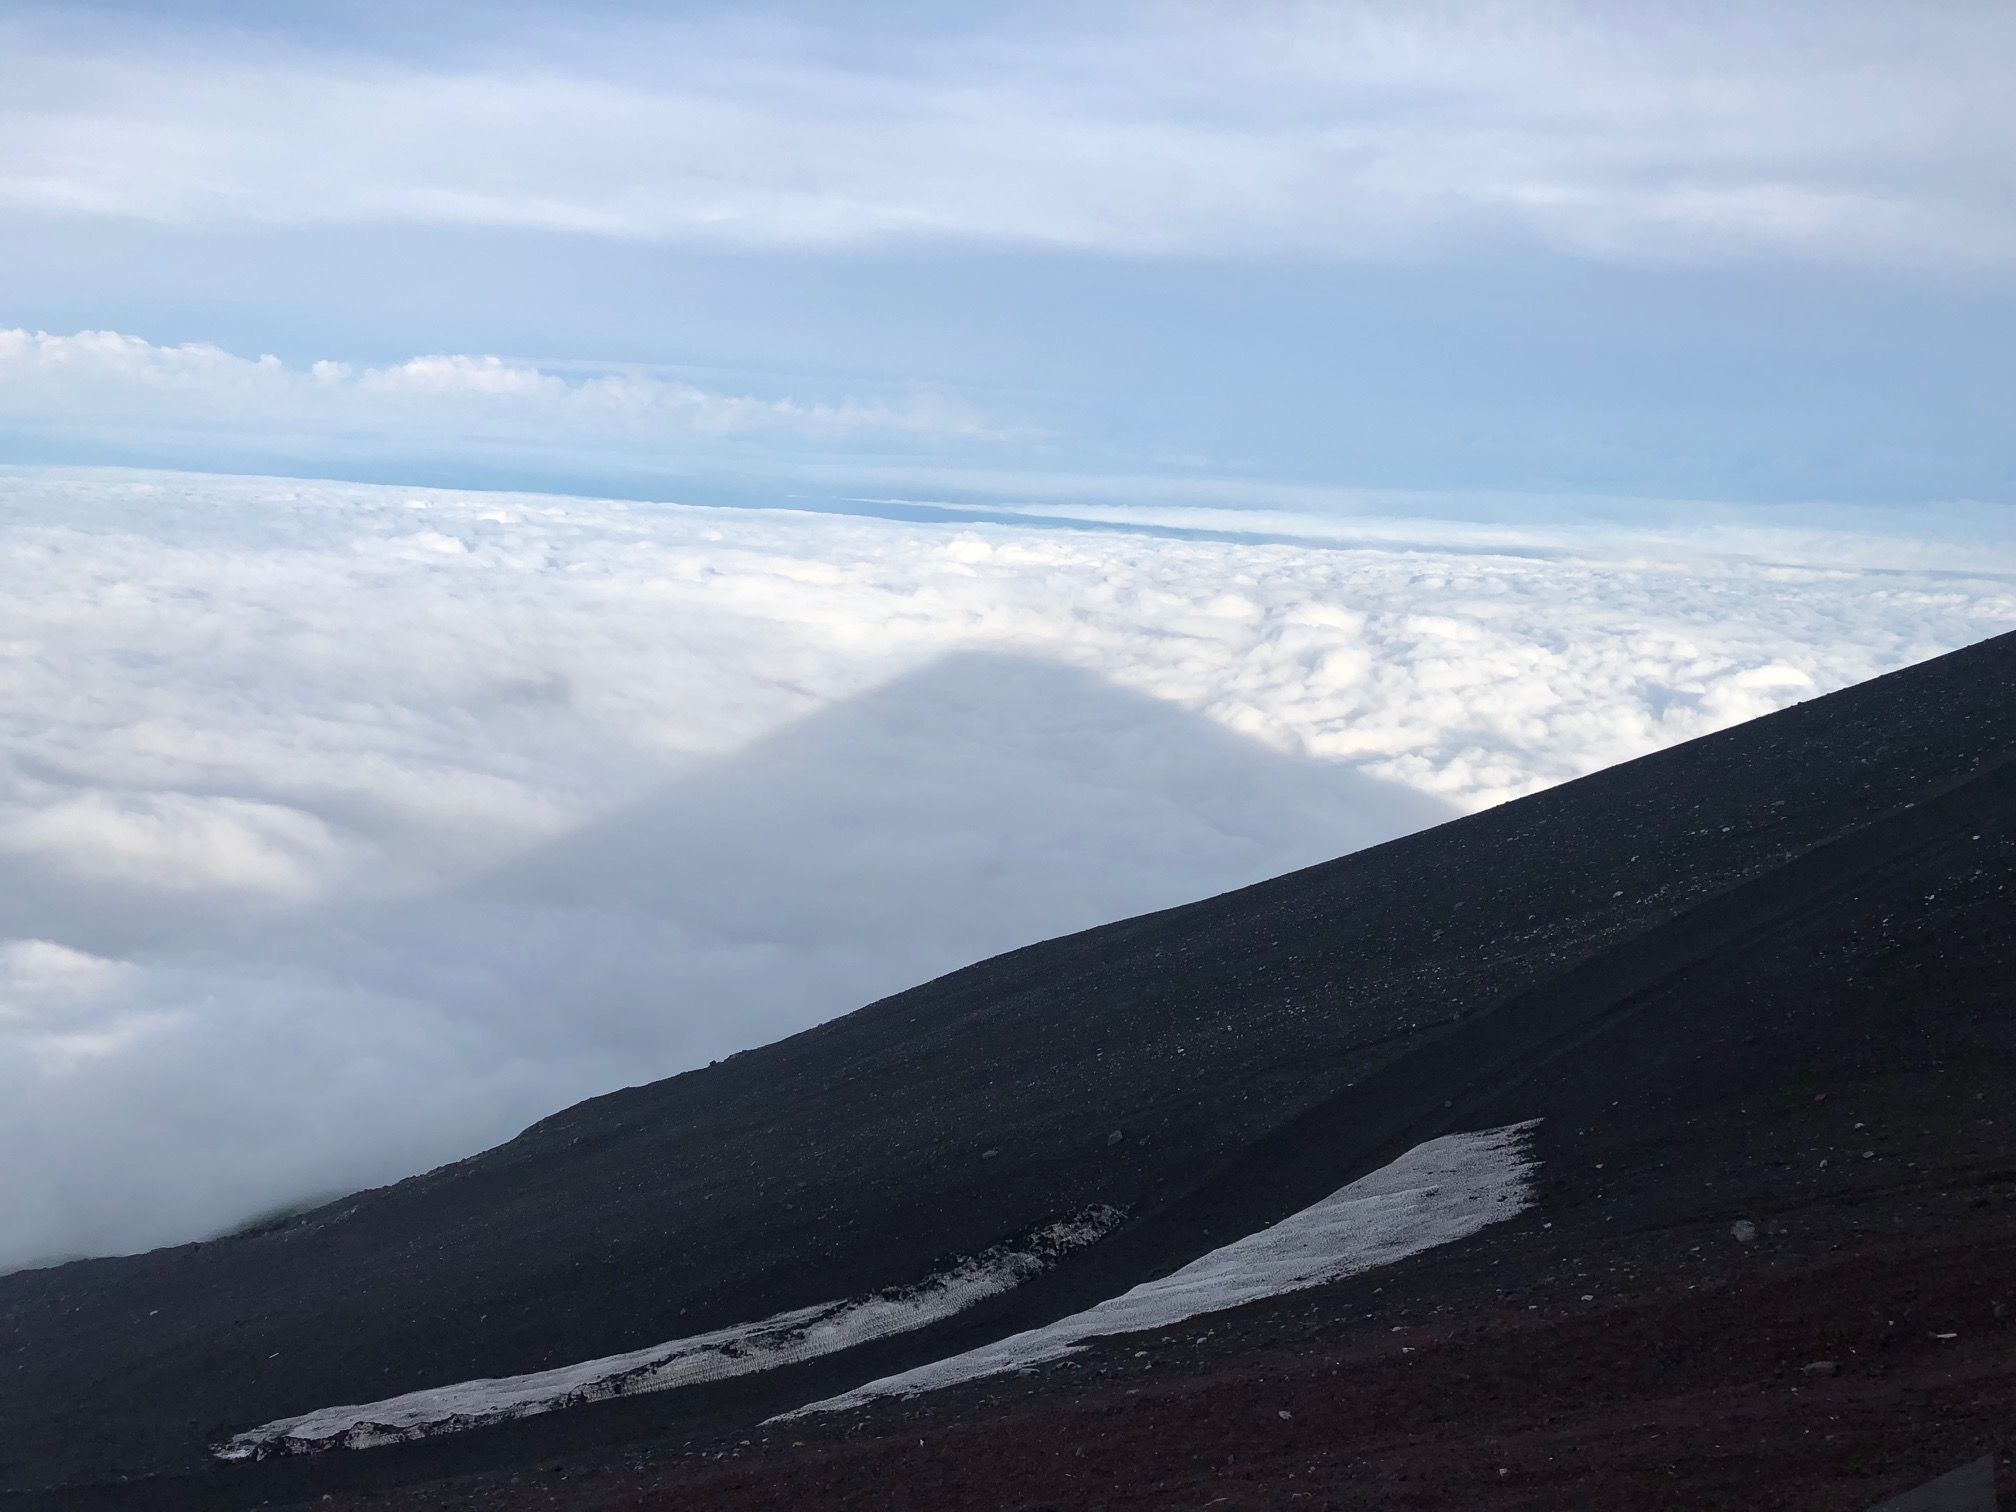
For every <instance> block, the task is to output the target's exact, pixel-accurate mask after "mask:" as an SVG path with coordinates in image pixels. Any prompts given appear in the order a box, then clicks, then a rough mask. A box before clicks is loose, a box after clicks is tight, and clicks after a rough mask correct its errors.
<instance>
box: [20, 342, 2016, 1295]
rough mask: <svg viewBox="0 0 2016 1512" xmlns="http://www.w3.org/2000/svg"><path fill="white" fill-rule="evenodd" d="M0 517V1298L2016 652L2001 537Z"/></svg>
mask: <svg viewBox="0 0 2016 1512" xmlns="http://www.w3.org/2000/svg"><path fill="white" fill-rule="evenodd" d="M310 381H313V380H310ZM0 497H4V501H5V505H6V509H5V513H4V516H0V519H4V522H5V523H4V525H0V851H4V853H5V857H6V860H7V863H8V864H7V866H6V867H4V868H0V918H4V919H5V920H6V921H7V924H6V930H5V934H6V938H5V939H0V1208H4V1210H5V1211H6V1212H7V1213H8V1214H9V1222H8V1224H7V1226H6V1231H5V1234H4V1236H0V1262H22V1261H26V1260H31V1259H34V1258H37V1257H42V1256H47V1255H52V1254H58V1253H67V1252H72V1251H103V1250H115V1249H123V1248H132V1247H137V1246H144V1245H147V1244H153V1243H159V1242H165V1241H169V1240H174V1239H180V1238H186V1237H190V1236H193V1235H196V1234H200V1233H202V1232H205V1231H207V1230H211V1229H214V1228H216V1227H219V1226H222V1225H225V1224H228V1223H231V1222H234V1221H236V1220H238V1219H241V1218H243V1217H245V1216H247V1215H249V1214H251V1213H253V1212H255V1211H257V1210H260V1209H261V1208H265V1207H269V1206H272V1205H277V1204H280V1203H284V1202H287V1201H291V1200H295V1199H299V1198H303V1197H308V1196H314V1195H318V1194H322V1193H328V1192H334V1191H337V1190H342V1189H346V1188H350V1187H354V1186H356V1185H359V1184H363V1183H368V1182H374V1181H380V1180H386V1179H390V1178H393V1177H396V1176H399V1175H401V1174H405V1173H407V1172H410V1171H412V1170H415V1169H418V1168H421V1167H424V1166H426V1165H428V1164H431V1163H434V1162H437V1161H439V1160H444V1159H449V1158H453V1157H456V1156H459V1155H461V1154H465V1153H467V1152H469V1151H470V1150H472V1149H474V1148H477V1147H479V1146H481V1145H483V1144H485V1143H487V1142H490V1141H492V1140H495V1139H497V1138H499V1137H503V1136H505V1135H508V1134H509V1133H511V1132H512V1131H513V1130H514V1129H515V1128H517V1127H518V1126H520V1125H522V1124H523V1123H524V1122H526V1121H528V1120H530V1119H531V1118H534V1117H537V1116H539V1115H541V1114H543V1113H545V1112H548V1111H551V1110H552V1109H554V1108H556V1107H558V1106H561V1105H563V1104H564V1103H566V1102H568V1101H571V1100H573V1099H575V1098H578V1097H581V1096H585V1095H589V1094H592V1093H594V1092H597V1091H601V1090H606V1089H607V1088H609V1087H611V1086H614V1085H618V1084H621V1083H624V1082H634V1081H637V1080H640V1079H644V1078H647V1077H650V1076H655V1075H660V1074H665V1073H669V1072H671V1071H674V1070H677V1069H680V1068H682V1067H685V1066H689V1065H693V1064H696V1063H703V1062H705V1061H706V1060H707V1059H709V1058H712V1057H714V1056H718V1055H721V1054H724V1053H726V1052H727V1051H730V1050H732V1049H736V1048H739V1047H741V1046H745V1045H748V1044H751V1043H755V1042H758V1041H760V1040H765V1039H768V1038H771V1037H774V1036H775V1035H778V1034H781V1033H785V1032H789V1031H790V1030H792V1029H795V1028H798V1027H801V1026H803V1025H806V1024H809V1023H812V1022H815V1021H817V1020H819V1019H821V1018H824V1017H826V1016H829V1015H831V1014H833V1013H836V1012H842V1011H845V1010H847V1009H849V1008H852V1007H854V1006H857V1005H858V1004H860V1003H862V1002H864V1001H867V1000H869V999H870V998H872V997H874V996H877V995H879V994H882V993H885V992H888V991H891V990H895V989H898V988H901V987H903V986H906V985H909V984H911V983H913V982H915V981H919V980H922V979H925V978H927V977H929V976H931V975H933V974H936V973H938V972H941V971H944V970H947V969H950V968H952V967H955V966H957V965H960V964H962V963H964V962H966V961H968V960H971V959H974V958H977V957H979V956H982V955H985V954H987V953H989V952H992V951H996V950H1000V949H1005V948H1009V947H1012V946H1014V945H1018V944H1021V943H1025V942H1027V941H1029V940H1032V939H1036V938H1041V937H1043V936H1046V935H1051V934H1056V933H1060V932H1063V931H1066V930H1069V929H1072V928H1076V927H1079V926H1082V925H1087V924H1091V923H1094V922H1097V921H1100V920H1103V919H1109V918H1113V917H1118V916H1122V915H1125V914H1128V913H1131V912H1136V911H1140V910H1143V909H1147V908H1152V907H1156V906H1160V905H1163V904H1168V903H1173V902H1176V901H1179V900H1182V899H1184V898H1188V897H1193V896H1198V895H1202V894H1206V893H1209V892H1213V891H1216V890H1220V889H1223V888H1227V887H1231V886H1235V885H1239V884H1241V883H1244V882H1248V881H1251V880H1255V879H1257V878H1259V877H1262V876H1265V875H1268V874H1271V873H1275V872H1279V871H1282V870H1285V869H1287V868H1289V867H1293V866H1296V865H1300V864H1304V863H1306V862H1311V861H1315V860H1318V859H1321V858H1323V857H1325V856H1327V855H1331V854H1336V853H1340V852H1342V851H1345V850H1348V849H1352V848H1355V847H1358V846H1361V845H1364V844H1367V843H1370V842H1372V841H1374V840H1378V839H1382V838H1385V837H1387V836H1389V835H1391V834H1395V833H1399V832H1402V831H1405V830H1407V829H1411V828H1414V827H1416V826H1419V825H1421V824H1425V823H1429V822H1432V821H1433V820H1434V819H1435V818H1437V817H1439V816H1442V815H1446V814H1450V813H1453V812H1457V811H1460V810H1464V809H1474V808H1477V807H1479V806H1482V805H1485V804H1489V803H1493V802H1497V801H1500V800H1502V799H1504V798H1506V797H1509V796H1512V795H1515V794H1519V793H1524V792H1529V791H1532V790H1534V789H1536V788H1538V787H1541V786H1544V785H1546V784H1549V783H1552V782H1557V781H1560V780H1562V779H1564V778H1567V777H1571V776H1574V775H1577V774H1579V773H1582V772H1586V771H1589V770H1592V769H1594V768H1596V767H1599V766H1602V765H1606V764H1608V763H1610V762H1613V761H1616V760H1619V759H1622V758H1624V757H1628V756H1632V755H1636V754H1639V753H1641V752H1643V751H1646V750H1650V749H1653V748H1655V747H1657V746H1660V745H1663V744H1667V743H1670V742H1673V741H1676V740H1680V739H1685V738H1687V737H1689V736H1692V735H1695V734H1699V733H1702V732H1705V731H1707V730H1711V729H1714V728H1717V727H1720V726H1722V725H1726V724H1728V723H1730V722H1732V721H1734V720H1738V719H1742V718H1746V717H1749V716H1750V715H1753V714H1757V713H1762V712H1765V711H1766V710H1769V709H1772V708H1776V707H1779V706H1782V705H1783V704H1785V703H1786V702H1788V701H1790V700H1792V699H1796V698H1800V697H1806V696H1810V695H1811V694H1813V693H1815V692H1818V691H1824V690H1826V689H1830V688H1834V687H1839V686H1841V685H1843V684H1845V683H1848V682H1852V681H1855V680H1858V679H1860V678H1863V677H1867V676H1869V675H1872V674H1874V673H1877V672H1881V671H1884V670H1886V669H1889V668H1891V667H1895V666H1898V665H1901V664H1904V663H1907V662H1910V661H1913V660H1917V659H1920V658H1922V657H1924V656H1928V655H1931V654H1933V653H1935V652H1937V651H1940V650H1942V649H1946V648H1948V647H1951V646H1954V645H1958V644H1962V643H1965V642H1968V641H1972V640H1975V639H1978V638H1980V637H1982V636H1984V635H1987V634H1990V633H1993V632H1995V631H1998V630H2002V629H2006V628H2009V627H2010V626H2011V625H2016V589H2012V583H2016V576H2012V574H2016V548H2012V547H2011V546H2010V545H2009V542H2010V541H2011V540H2012V539H2016V535H2012V533H2010V532H2008V531H2007V530H2006V529H2003V530H2000V531H1989V532H1985V533H1982V534H1981V535H1979V536H1978V538H1975V537H1970V538H1968V539H1967V540H1964V541H1961V540H1958V539H1957V538H1956V540H1955V541H1953V542H1949V543H1948V544H1947V545H1946V546H1944V547H1941V546H1940V544H1939V542H1937V541H1936V540H1933V541H1927V540H1923V539H1920V540H1919V541H1918V543H1917V544H1916V545H1913V546H1910V548H1909V549H1908V550H1907V549H1906V542H1907V534H1906V533H1907V532H1911V531H1916V532H1917V533H1918V535H1919V536H1920V537H1923V536H1924V535H1925V533H1926V532H1925V527H1926V525H1927V522H1928V521H1931V522H1933V523H1938V518H1937V517H1933V516H1924V515H1913V516H1900V517H1898V518H1897V519H1895V520H1892V521H1890V522H1889V526H1888V528H1889V530H1890V531H1891V533H1889V534H1883V533H1879V532H1877V531H1876V530H1875V528H1874V526H1875V525H1876V524H1880V523H1881V522H1880V521H1875V520H1874V518H1873V517H1872V521H1871V529H1869V530H1864V531H1861V532H1851V531H1844V530H1839V529H1836V530H1831V531H1829V530H1823V529H1819V528H1817V527H1813V526H1810V525H1801V524H1799V523H1798V522H1797V519H1796V517H1794V518H1792V519H1791V521H1790V523H1788V519H1787V517H1783V516H1776V515H1771V514H1769V513H1767V512H1757V513H1754V514H1751V515H1745V516H1740V517H1739V516H1736V515H1729V516H1727V517H1725V518H1723V519H1722V523H1720V524H1704V525H1701V526H1700V527H1699V528H1697V529H1696V530H1695V531H1694V532H1693V533H1692V535H1691V536H1690V537H1688V538H1687V539H1685V541H1684V544H1676V542H1678V541H1679V536H1680V534H1681V533H1679V532H1676V531H1675V530H1674V529H1672V528H1671V526H1670V524H1669V523H1659V522H1654V523H1653V524H1652V525H1651V526H1640V525H1630V524H1623V523H1613V524H1610V525H1595V524H1587V523H1585V524H1582V525H1578V526H1576V527H1574V528H1568V527H1564V526H1561V525H1558V524H1557V525H1554V526H1545V525H1538V524H1530V525H1526V526H1521V527H1518V528H1517V529H1513V528H1512V527H1508V526H1505V525H1502V524H1492V523H1489V522H1484V523H1476V522H1472V523H1465V522H1463V521H1460V520H1449V519H1445V520H1442V521H1440V522H1425V523H1424V522H1416V528H1415V534H1416V536H1417V537H1418V538H1419V539H1417V540H1416V541H1414V542H1411V543H1410V542H1409V541H1407V540H1406V539H1405V537H1406V534H1407V530H1406V525H1405V522H1403V521H1402V520H1400V519H1398V518H1397V517H1396V516H1394V515H1393V514H1391V513H1390V512H1389V513H1388V514H1387V515H1385V516H1377V515H1374V514H1371V513H1369V512H1365V511H1361V512H1359V513H1358V514H1356V515H1351V516H1343V515H1336V514H1333V515H1330V516H1321V515H1318V514H1316V513H1313V512H1311V511H1310V510H1308V509H1302V510H1300V511H1299V512H1293V511H1290V512H1281V513H1280V514H1279V515H1278V517H1275V516H1269V515H1264V514H1263V515H1256V516H1252V517H1248V519H1249V522H1250V523H1254V524H1257V525H1258V526H1260V527H1261V528H1262V529H1264V530H1267V531H1268V532H1269V533H1271V534H1276V535H1278V534H1282V533H1284V532H1283V531H1282V530H1281V528H1280V527H1283V526H1285V525H1291V524H1292V525H1293V526H1295V528H1296V535H1297V538H1296V539H1291V540H1278V539H1277V540H1265V539H1231V538H1221V539H1211V538H1206V537H1203V536H1199V535H1194V534H1192V535H1172V534H1168V533H1158V531H1161V530H1163V529H1164V527H1165V526H1166V524H1167V523H1169V522H1172V521H1181V522H1184V523H1185V528H1186V529H1187V530H1191V531H1195V530H1196V529H1197V528H1198V525H1199V517H1198V516H1196V515H1194V514H1185V513H1183V512H1182V511H1183V510H1184V509H1186V508H1188V507H1189V506H1184V505H1173V506H1170V507H1169V508H1167V509H1150V508H1145V507H1144V508H1140V509H1137V510H1136V511H1135V513H1134V515H1133V516H1131V517H1130V516H1127V515H1126V514H1125V512H1124V511H1121V512H1119V513H1116V508H1117V507H1116V506H1114V505H1111V504H1110V503H1109V504H1101V505H1096V506H1091V507H1089V508H1088V509H1086V510H1085V511H1082V512H1083V513H1087V514H1096V515H1100V516H1101V517H1102V519H1101V528H1098V529H1091V528H1072V527H1071V526H1070V525H1069V524H1068V522H1067V521H1061V520H1057V519H1036V518H1032V519H1030V520H1028V521H1027V522H1011V523H1005V524H1004V523H982V522H977V521H962V520H959V519H957V518H953V519H951V521H950V522H949V523H945V524H938V525H926V524H909V523H899V522H893V521H887V520H878V519H866V518H849V517H839V516H831V515H818V514H809V513H792V512H787V511H763V510H739V511H738V510H723V509H702V508H686V507H678V506H671V505H663V506H661V505H636V504H629V505H626V504H618V503H607V502H599V501H594V500H582V499H563V498H554V497H540V496H532V495H507V494H476V493H452V492H440V491H424V490H412V489H398V488H383V487H365V486H358V485H347V484H323V483H307V482H290V481H283V480H259V479H222V478H206V477H196V476H188V475H175V474H140V473H120V472H111V471H105V472H83V471H67V472H66V471H39V470H24V469H15V470H12V471H8V472H0ZM1058 508H1059V509H1060V510H1061V511H1062V512H1064V513H1068V512H1069V511H1068V510H1064V509H1063V507H1062V506H1058ZM1172 511H1173V512H1172ZM1126 518H1133V519H1134V520H1135V523H1136V526H1137V528H1134V529H1116V528H1114V526H1115V524H1116V523H1122V522H1124V519H1126ZM1218 523H1220V524H1237V523H1239V522H1238V521H1237V520H1232V521H1223V520H1221V521H1219V522H1218ZM1946 523H1947V524H1951V523H1952V522H1951V521H1950V520H1949V521H1946ZM1515 538H1516V539H1515ZM1942 552H1943V554H1942Z"/></svg>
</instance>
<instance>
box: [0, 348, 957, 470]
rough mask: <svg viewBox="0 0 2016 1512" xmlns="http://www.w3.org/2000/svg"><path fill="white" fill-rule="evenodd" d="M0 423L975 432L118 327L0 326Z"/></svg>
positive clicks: (386, 443) (356, 443)
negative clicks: (295, 362)
mask: <svg viewBox="0 0 2016 1512" xmlns="http://www.w3.org/2000/svg"><path fill="white" fill-rule="evenodd" d="M0 428H13V429H18V430H20V431H24V432H28V433H33V434H40V435H52V434H53V435H65V434H71V435H85V436H96V437H115V436H120V435H124V436H126V437H129V438H131V437H134V436H136V435H137V436H139V437H156V438H169V439H172V440H175V441H179V442H180V443H182V444H202V445H207V446H212V447H216V448H218V449H220V451H222V452H223V453H224V454H226V455H229V454H231V453H232V451H233V449H234V448H235V449H236V450H237V451H239V452H241V453H242V452H243V451H244V450H246V449H248V448H249V449H264V450H265V451H266V452H267V453H268V454H269V455H270V453H271V451H272V449H274V448H280V449H283V450H284V449H286V448H287V447H289V446H292V447H295V448H298V449H300V450H303V451H306V452H309V453H321V452H325V451H327V450H329V449H330V448H338V449H347V450H348V451H349V452H350V453H351V454H352V455H353V456H360V455H361V456H369V455H371V454H372V452H373V451H374V450H384V449H388V448H390V449H398V450H410V449H414V448H418V449H421V450H424V451H427V452H429V453H430V454H432V455H436V456H461V457H464V458H467V457H472V456H473V457H477V458H480V459H486V460H493V461H494V460H496V459H498V458H501V457H519V458H522V457H526V456H552V455H578V454H581V453H583V452H587V451H590V450H595V449H601V450H602V451H604V452H605V453H606V452H607V451H608V450H609V449H612V448H613V449H615V450H616V451H618V452H620V453H622V454H624V455H627V456H630V457H633V458H637V459H648V460H650V461H654V462H656V463H658V464H660V465H664V464H666V463H668V462H676V461H678V460H681V459H682V458H683V457H685V456H686V455H687V452H688V451H689V450H690V448H691V447H692V445H693V444H694V443H695V442H696V441H704V440H709V439H714V440H719V439H733V438H738V437H748V438H755V439H762V440H767V441H771V442H776V441H778V440H796V441H800V442H819V441H834V440H842V439H845V440H860V439H864V438H865V439H868V440H875V439H878V438H879V439H883V440H887V439H888V438H890V437H900V438H903V439H905V440H907V441H910V442H912V443H916V442H919V441H925V442H928V441H930V440H932V439H936V438H944V439H960V440H971V439H976V438H985V437H987V436H988V435H989V432H988V431H987V430H986V428H985V427H983V426H982V425H981V424H980V423H979V421H978V420H977V419H975V418H974V417H973V416H971V415H969V414H966V413H963V412H962V411H960V410H959V409H957V408H956V407H955V406H953V405H951V404H948V403H944V402H939V401H934V400H928V399H927V400H921V401H917V402H913V403H910V404H907V405H890V404H886V403H875V402H856V401H852V400H842V401H840V402H837V403H836V402H825V401H818V400H807V401H801V400H793V399H788V398H785V399H764V398H756V397H753V396H749V395H737V394H726V393H718V392H712V391H709V390H707V389H704V388H701V387H698V386H696V385H694V384H692V383H687V382H683V381H679V380H676V379H667V378H663V377H657V376H652V375H650V374H644V373H634V372H601V373H589V374H585V375H584V374H579V373H574V372H570V371H553V370H551V369H548V368H544V367H541V366H539V365H537V364H535V363H530V362H522V361H507V360H505V359H503V358H499V357H495V356H466V355H453V354H443V355H432V356H421V357H414V358H411V359H409V360H407V361H404V362H397V363H388V364H385V365H382V366H377V367H371V366H359V365H352V364H349V363H342V362H326V361H325V362H314V363H311V364H309V365H307V366H305V367H290V366H288V365H287V364H285V363H283V362H281V361H280V359H278V358H277V357H272V356H262V357H258V358H247V357H242V356H235V355H233V354H231V353H229V352H226V351H223V350H221V349H219V348H217V347H215V346H210V345H205V344H194V345H184V346H157V345H155V344H153V343H151V342H148V341H145V340H143V339H141V338H140V337H137V336H128V335H122V334H120V333H118V332H114V331H81V332H78V333H76V334H74V335H67V336H65V335H51V334H49V333H48V332H44V331H25V330H18V329H17V330H4V329H0Z"/></svg>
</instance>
